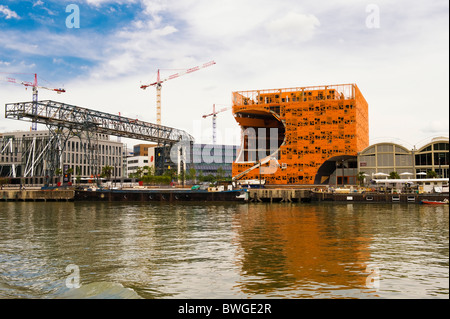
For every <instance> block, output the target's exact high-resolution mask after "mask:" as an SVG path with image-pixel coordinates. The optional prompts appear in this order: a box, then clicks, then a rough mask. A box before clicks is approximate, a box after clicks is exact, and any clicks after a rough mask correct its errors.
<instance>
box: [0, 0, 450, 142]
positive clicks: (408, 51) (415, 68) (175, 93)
mask: <svg viewBox="0 0 450 319" xmlns="http://www.w3.org/2000/svg"><path fill="white" fill-rule="evenodd" d="M69 4H76V5H78V6H79V8H80V28H72V29H69V28H67V27H66V18H67V17H68V16H69V14H70V13H67V12H66V7H67V5H69ZM371 8H376V9H377V10H378V12H377V14H378V18H379V20H378V21H379V24H378V25H375V26H374V25H370V23H373V22H374V20H370V18H371V17H373V14H374V13H376V12H374V11H373V10H372V11H371V10H369V9H371ZM371 15H372V16H371ZM368 21H369V22H368ZM448 27H449V3H448V0H429V1H425V0H412V1H406V0H397V1H388V0H381V1H364V0H333V1H331V0H330V1H326V0H323V1H313V0H304V1H297V0H280V1H269V0H227V1H223V0H220V1H219V0H121V1H113V0H83V1H71V0H69V1H44V0H29V1H10V0H6V1H5V0H2V1H0V72H2V73H0V77H1V76H2V75H4V76H5V75H6V74H5V73H10V75H7V76H12V77H15V78H18V79H20V80H26V81H31V77H32V74H33V73H37V74H38V77H39V81H40V84H43V85H44V84H45V86H51V85H53V86H54V87H64V88H65V89H66V91H67V92H66V93H65V94H63V95H56V94H54V92H49V91H43V90H41V91H40V92H39V94H40V96H39V97H40V99H55V100H58V101H61V102H66V103H71V104H75V105H79V106H83V107H90V108H93V109H97V110H101V111H108V112H111V113H118V112H121V114H123V115H125V116H130V117H133V118H134V117H137V118H140V119H142V120H145V121H150V122H155V118H156V112H155V103H156V101H155V100H156V97H155V92H154V90H153V89H151V88H150V89H148V90H146V91H143V90H141V89H139V87H140V85H141V84H147V83H150V82H151V81H153V80H154V79H155V77H156V71H157V70H158V69H163V71H162V73H163V75H170V74H172V73H175V72H177V71H176V70H178V69H187V68H190V67H194V66H197V65H201V64H203V63H205V62H208V61H211V60H214V61H216V63H217V64H216V65H215V66H213V67H211V68H208V69H204V70H202V71H199V72H196V73H193V74H189V75H186V76H184V77H182V78H179V79H176V80H172V81H170V82H166V83H165V84H164V85H163V97H162V99H163V102H162V104H163V112H162V117H163V124H165V125H168V126H173V127H177V128H182V129H185V130H187V131H188V132H189V133H191V134H193V135H194V136H195V137H196V138H197V139H198V140H201V141H202V142H209V140H210V138H211V136H212V134H211V132H210V130H211V123H210V120H203V119H202V115H203V114H207V113H210V111H211V110H212V105H213V104H221V105H229V104H231V92H232V91H239V90H253V89H268V88H284V87H300V86H312V85H326V84H341V83H357V84H358V86H359V88H360V89H361V91H362V93H363V94H364V96H365V97H366V100H367V101H368V103H369V108H370V139H371V141H373V142H376V141H378V140H381V139H397V140H399V141H402V142H406V143H407V146H409V145H414V144H416V143H418V142H420V141H421V140H423V139H426V138H428V137H431V136H436V135H447V136H448V126H449V122H448V115H449V114H448V109H449V98H448V86H449V83H448V77H449V74H448V70H449V65H448V54H449V51H448V44H449V34H448ZM11 74H12V75H11ZM0 92H1V94H0V105H2V107H3V105H4V104H5V103H10V102H16V101H23V100H31V92H30V91H26V90H24V88H23V87H20V86H14V85H11V84H10V83H5V82H0ZM429 92H431V93H429ZM22 127H23V129H28V123H25V122H23V123H22V122H17V121H11V120H6V119H4V118H0V131H5V130H15V129H21V128H22ZM218 129H219V132H218V137H219V142H220V141H222V142H225V143H238V142H239V136H238V135H239V134H238V133H236V132H237V129H238V126H237V124H236V123H235V121H234V119H233V117H232V115H231V113H224V114H221V115H220V116H219V118H218ZM231 132H234V133H233V134H232V133H231ZM230 138H231V140H230Z"/></svg>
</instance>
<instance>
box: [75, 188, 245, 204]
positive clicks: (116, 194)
mask: <svg viewBox="0 0 450 319" xmlns="http://www.w3.org/2000/svg"><path fill="white" fill-rule="evenodd" d="M74 200H75V201H98V202H118V201H130V202H246V201H247V191H246V190H230V191H207V190H190V189H136V190H129V189H127V190H95V191H90V190H76V191H75V194H74Z"/></svg>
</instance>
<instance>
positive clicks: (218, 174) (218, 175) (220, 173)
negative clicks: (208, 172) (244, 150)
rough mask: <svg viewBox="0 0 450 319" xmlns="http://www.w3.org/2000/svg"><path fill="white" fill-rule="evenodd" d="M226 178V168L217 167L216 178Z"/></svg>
mask: <svg viewBox="0 0 450 319" xmlns="http://www.w3.org/2000/svg"><path fill="white" fill-rule="evenodd" d="M224 178H225V170H224V169H223V168H222V167H219V168H217V171H216V179H217V180H218V181H221V180H223V179H224Z"/></svg>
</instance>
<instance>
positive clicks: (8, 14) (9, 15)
mask: <svg viewBox="0 0 450 319" xmlns="http://www.w3.org/2000/svg"><path fill="white" fill-rule="evenodd" d="M0 13H3V14H4V15H5V16H6V17H5V19H7V20H8V19H11V18H15V19H19V16H18V15H17V13H16V12H14V11H12V10H11V9H9V8H8V6H4V5H0Z"/></svg>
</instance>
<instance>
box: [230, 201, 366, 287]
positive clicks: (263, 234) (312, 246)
mask: <svg viewBox="0 0 450 319" xmlns="http://www.w3.org/2000/svg"><path fill="white" fill-rule="evenodd" d="M339 210H341V211H339ZM237 216H238V217H237V218H238V219H236V220H235V223H236V224H237V225H239V227H236V229H238V237H237V240H238V241H239V245H240V247H241V249H242V250H241V256H239V258H238V259H239V260H240V266H241V271H242V278H243V281H242V282H241V285H240V288H241V289H242V290H243V291H244V292H245V293H255V294H260V293H261V294H266V295H267V294H268V295H270V293H274V294H276V293H277V291H279V290H283V289H284V288H285V289H287V290H289V291H291V294H294V295H295V296H302V295H304V296H307V295H311V294H316V293H320V292H323V291H336V290H349V289H358V290H359V289H366V281H367V277H368V273H365V270H366V263H367V262H368V261H369V258H370V252H369V244H370V242H371V235H370V234H367V233H365V232H364V225H363V223H361V222H360V220H359V219H358V218H355V216H353V215H352V213H349V212H348V211H347V206H342V207H339V206H329V207H327V206H291V205H290V206H283V205H280V206H270V205H267V206H261V205H255V206H252V205H250V206H248V210H247V211H246V212H245V213H242V214H240V215H237ZM343 293H344V294H345V292H343Z"/></svg>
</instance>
